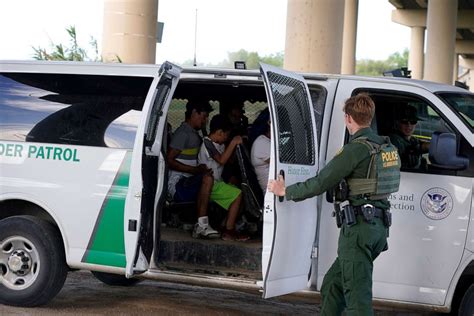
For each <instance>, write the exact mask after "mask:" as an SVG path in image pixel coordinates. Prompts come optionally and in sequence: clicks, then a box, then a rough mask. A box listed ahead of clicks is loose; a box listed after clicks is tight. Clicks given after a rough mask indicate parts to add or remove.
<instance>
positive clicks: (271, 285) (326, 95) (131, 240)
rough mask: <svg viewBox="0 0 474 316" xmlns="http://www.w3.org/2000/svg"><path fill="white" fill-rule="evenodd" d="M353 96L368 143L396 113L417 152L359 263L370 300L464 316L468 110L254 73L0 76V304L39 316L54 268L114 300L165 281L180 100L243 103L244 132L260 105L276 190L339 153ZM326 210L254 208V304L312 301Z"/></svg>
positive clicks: (453, 94)
mask: <svg viewBox="0 0 474 316" xmlns="http://www.w3.org/2000/svg"><path fill="white" fill-rule="evenodd" d="M361 91H365V92H368V93H369V94H370V95H371V97H372V98H373V99H374V101H375V104H376V118H375V119H374V121H373V123H372V128H373V129H375V130H377V131H378V133H379V134H381V135H388V134H389V133H390V132H392V129H393V124H394V117H395V114H396V113H397V109H398V108H399V107H400V106H402V105H405V104H410V105H412V106H414V107H416V109H417V112H418V116H420V117H421V119H422V120H421V121H420V122H419V123H418V125H417V128H416V132H415V134H416V136H417V137H419V138H420V139H424V140H425V141H428V142H430V143H431V146H430V152H429V153H426V154H425V155H424V160H425V162H426V163H425V164H424V166H423V168H418V169H404V170H402V175H401V185H400V191H399V192H398V193H396V194H392V195H391V197H390V201H391V203H392V213H393V225H392V227H391V229H390V237H389V250H388V251H387V252H384V253H382V254H381V255H380V257H379V258H377V260H376V261H375V264H374V277H373V296H374V300H376V301H377V302H378V303H381V304H387V305H391V306H397V305H399V306H408V307H413V308H417V309H426V310H435V311H441V312H448V311H450V310H451V308H455V309H457V308H459V307H460V309H459V310H460V313H461V314H462V315H472V314H473V313H474V227H473V224H471V222H473V221H474V214H472V213H471V211H472V207H473V204H474V200H473V184H474V180H473V176H474V149H473V145H474V134H473V131H474V95H473V94H472V93H469V92H467V91H465V90H462V89H460V88H456V87H453V86H448V85H442V84H437V83H432V82H424V81H417V80H410V79H395V78H368V77H367V78H366V77H355V76H329V75H315V74H304V75H300V74H295V73H290V72H287V71H284V70H281V69H279V68H275V67H271V66H268V65H262V66H261V69H260V72H258V71H250V70H224V69H200V68H190V69H184V70H183V69H181V68H180V67H177V66H175V65H173V64H170V63H165V64H163V65H162V66H161V67H160V66H155V65H121V64H118V65H117V64H97V63H59V62H58V63H53V62H0V303H2V304H9V305H19V306H36V305H41V304H45V303H47V302H48V301H49V300H51V299H52V298H53V297H54V296H55V295H56V294H57V293H58V292H59V290H60V289H61V287H62V285H63V283H64V280H65V278H66V275H67V271H68V269H84V270H91V271H93V272H94V273H95V275H96V276H98V278H99V279H101V280H103V281H105V282H108V283H114V282H115V284H117V283H120V284H123V285H130V284H132V283H134V282H135V281H136V280H135V279H133V278H132V279H130V278H131V277H134V276H139V275H141V278H157V276H160V275H164V274H166V273H169V272H168V269H167V268H166V265H163V264H162V263H161V262H160V258H161V257H160V254H161V253H163V252H164V251H165V250H164V248H165V237H166V236H167V232H166V230H167V229H171V228H169V226H167V220H166V216H165V214H164V210H165V209H167V208H168V207H169V205H168V203H169V202H167V199H166V193H167V171H168V166H167V162H166V159H165V157H166V144H167V139H168V138H169V133H170V132H172V130H174V129H176V128H177V127H178V126H179V123H180V121H182V120H184V110H183V109H184V104H185V103H186V102H187V100H190V99H193V98H197V97H199V98H202V97H207V98H208V100H209V101H210V102H211V105H213V106H214V109H215V111H214V112H220V111H224V108H225V107H226V104H227V103H228V102H232V101H235V100H237V101H238V102H243V103H244V104H245V110H246V114H247V115H248V116H249V122H250V123H252V121H253V119H254V118H255V116H256V115H257V114H258V112H259V111H260V110H263V109H265V108H266V107H267V106H268V107H269V109H270V114H271V120H272V122H273V124H271V126H272V131H271V135H272V143H271V162H270V176H269V177H270V178H275V177H276V175H277V174H279V173H280V172H281V171H282V172H284V173H285V177H286V182H287V184H292V183H294V182H299V181H303V180H305V179H307V178H309V177H312V176H314V175H316V174H317V173H318V169H319V168H321V167H322V166H324V165H325V163H326V162H327V161H329V160H330V159H331V158H332V157H333V156H334V155H335V154H336V152H337V151H338V150H339V149H340V148H341V147H342V146H343V145H344V144H345V143H346V142H347V141H348V134H347V131H346V129H345V127H344V122H343V115H342V106H343V103H344V100H346V99H347V98H349V97H350V96H351V95H353V94H355V93H358V92H361ZM332 209H333V206H332V204H331V203H329V202H327V201H326V199H325V197H324V196H320V197H317V198H312V199H307V200H305V201H303V202H299V203H294V202H288V201H280V200H279V199H276V198H275V197H274V196H273V195H272V194H266V195H265V199H264V207H263V210H262V212H263V235H262V239H261V244H259V241H257V244H258V245H260V247H259V248H258V247H257V249H258V255H255V256H254V257H258V258H254V259H258V260H257V261H256V262H257V265H258V267H257V268H258V269H261V275H260V276H257V277H255V278H254V279H253V281H254V282H257V281H259V280H263V282H261V283H258V284H261V285H262V287H263V297H264V298H268V297H272V296H277V295H283V294H286V293H291V292H295V291H299V290H304V289H307V290H309V291H319V290H320V289H321V283H322V280H323V277H324V275H325V273H326V271H327V270H328V269H329V267H330V264H331V263H332V262H333V260H334V259H335V257H336V249H337V239H338V229H337V227H336V224H335V220H334V218H333V217H332ZM181 231H182V230H181ZM185 234H186V236H187V235H189V236H190V234H189V233H185ZM160 239H161V242H160ZM207 242H208V243H212V242H213V241H207ZM215 242H216V243H217V244H216V245H221V244H222V243H224V242H220V244H219V242H218V241H215ZM180 245H181V246H180V247H181V249H184V248H186V247H185V246H183V245H185V243H181V244H180ZM226 245H229V244H225V245H224V246H226ZM240 245H242V247H244V245H243V244H240ZM202 249H205V247H204V248H202ZM202 249H201V250H200V251H205V250H202ZM226 249H227V248H226ZM229 249H230V248H229ZM234 250H235V249H234ZM228 254H229V256H230V255H232V256H234V257H235V256H238V254H237V255H236V252H233V253H232V254H231V253H230V250H229V253H228ZM183 257H186V256H183ZM221 257H222V256H220V258H221ZM214 259H216V258H213V259H212V260H210V261H209V262H210V263H208V265H211V266H212V264H213V262H214V263H215V260H214ZM195 263H196V264H198V262H197V260H195ZM114 274H115V275H116V278H115V279H114V278H113V276H114ZM218 277H219V278H220V279H221V280H222V276H218ZM205 278H206V279H209V278H212V276H209V275H206V276H205ZM229 280H231V281H232V280H233V281H235V282H237V281H238V278H237V280H236V279H235V278H229Z"/></svg>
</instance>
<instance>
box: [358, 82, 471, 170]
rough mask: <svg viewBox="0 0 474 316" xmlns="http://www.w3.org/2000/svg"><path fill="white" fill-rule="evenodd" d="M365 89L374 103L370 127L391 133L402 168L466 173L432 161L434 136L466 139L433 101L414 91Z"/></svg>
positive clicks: (460, 140)
mask: <svg viewBox="0 0 474 316" xmlns="http://www.w3.org/2000/svg"><path fill="white" fill-rule="evenodd" d="M358 92H361V91H360V90H358V91H357V92H356V93H358ZM364 92H368V93H369V94H370V96H371V97H372V99H373V100H374V102H375V118H374V120H373V122H372V126H371V127H372V129H375V130H377V132H378V134H379V135H384V136H389V137H390V140H391V142H392V143H393V144H394V145H395V146H397V147H398V150H399V154H400V158H401V161H402V168H401V170H402V171H405V172H417V173H430V174H452V175H454V174H459V175H461V174H462V173H465V172H466V171H453V170H446V169H442V168H439V167H438V166H436V165H435V164H434V163H433V162H432V161H430V159H429V150H430V147H431V141H432V138H433V137H434V136H433V135H435V136H436V134H439V133H452V134H454V135H456V138H457V139H458V142H459V143H461V144H462V143H463V142H464V141H465V140H464V139H463V137H462V136H461V135H459V133H457V132H456V130H455V129H454V128H453V126H451V125H450V124H449V123H448V121H446V120H445V119H444V118H443V116H442V114H441V113H439V111H438V110H437V109H435V107H434V106H433V105H432V104H430V103H429V102H428V101H426V100H424V99H422V98H420V97H418V96H416V95H414V94H408V93H400V92H395V91H382V90H375V91H370V90H365V91H364ZM461 154H462V151H461ZM471 154H472V153H471Z"/></svg>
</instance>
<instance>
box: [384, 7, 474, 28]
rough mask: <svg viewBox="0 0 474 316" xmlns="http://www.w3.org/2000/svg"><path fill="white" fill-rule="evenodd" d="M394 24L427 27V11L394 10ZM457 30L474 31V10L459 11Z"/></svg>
mask: <svg viewBox="0 0 474 316" xmlns="http://www.w3.org/2000/svg"><path fill="white" fill-rule="evenodd" d="M392 22H395V23H398V24H401V25H405V26H411V27H413V26H423V27H426V10H423V9H420V10H406V9H396V10H393V11H392ZM456 28H458V29H474V10H459V11H458V19H457V25H456Z"/></svg>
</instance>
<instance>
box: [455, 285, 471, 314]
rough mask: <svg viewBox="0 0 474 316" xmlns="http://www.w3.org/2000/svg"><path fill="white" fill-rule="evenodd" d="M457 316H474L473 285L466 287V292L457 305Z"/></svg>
mask: <svg viewBox="0 0 474 316" xmlns="http://www.w3.org/2000/svg"><path fill="white" fill-rule="evenodd" d="M458 315H459V316H472V315H474V284H471V286H470V287H468V289H467V291H466V292H465V293H464V296H463V297H462V300H461V304H460V305H459V312H458Z"/></svg>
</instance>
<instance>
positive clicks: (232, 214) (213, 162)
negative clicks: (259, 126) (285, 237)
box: [198, 114, 249, 241]
mask: <svg viewBox="0 0 474 316" xmlns="http://www.w3.org/2000/svg"><path fill="white" fill-rule="evenodd" d="M230 128H231V124H230V122H229V120H228V119H227V118H226V117H225V116H224V115H221V114H217V115H215V116H214V117H213V118H212V120H211V124H210V133H209V136H207V137H204V140H203V143H202V145H201V149H200V151H199V155H198V162H199V163H202V164H205V165H207V167H208V168H209V169H211V170H212V172H213V175H214V184H213V186H212V191H211V196H210V200H211V201H214V202H215V203H217V204H218V205H219V206H221V207H222V208H224V209H226V210H228V214H227V218H226V221H225V229H224V231H223V233H222V239H223V240H238V241H245V240H248V239H249V237H248V236H247V235H244V234H240V233H238V232H237V231H236V230H235V222H236V220H237V216H238V215H239V209H240V202H241V200H242V194H241V191H240V189H239V188H237V187H235V186H233V185H231V184H227V183H225V182H224V181H223V180H222V170H223V168H224V165H225V164H226V163H227V161H228V160H229V158H230V156H231V155H232V153H233V152H234V150H235V148H236V146H237V145H239V144H242V137H240V136H235V137H233V138H232V140H231V141H230V143H229V145H228V146H227V147H226V146H225V145H224V143H225V142H226V141H227V139H228V138H229V133H230Z"/></svg>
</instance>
